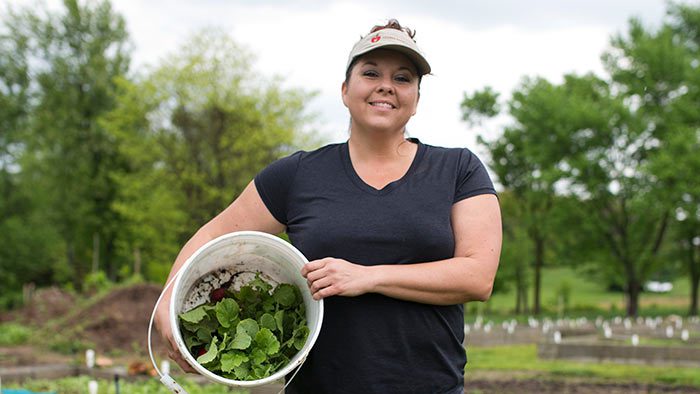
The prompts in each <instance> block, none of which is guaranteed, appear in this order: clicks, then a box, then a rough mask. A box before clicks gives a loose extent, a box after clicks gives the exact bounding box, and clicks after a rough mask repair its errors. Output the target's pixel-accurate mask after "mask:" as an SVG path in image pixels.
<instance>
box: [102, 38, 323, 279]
mask: <svg viewBox="0 0 700 394" xmlns="http://www.w3.org/2000/svg"><path fill="white" fill-rule="evenodd" d="M250 57H251V56H250V54H248V53H247V52H246V51H245V50H243V49H242V48H240V47H239V46H238V45H236V43H234V42H233V41H232V40H231V39H230V38H229V37H228V36H226V35H225V34H223V33H221V32H219V31H213V30H209V31H203V32H200V33H199V34H197V35H195V36H193V37H192V38H191V39H190V40H189V41H188V42H186V43H185V44H183V45H182V47H181V48H180V49H179V50H178V51H177V52H175V53H174V54H172V55H169V56H167V57H166V58H164V60H163V61H162V63H161V64H160V65H159V66H158V67H156V68H155V69H154V70H153V71H152V72H150V73H148V74H147V75H145V76H143V77H142V78H140V79H139V80H137V81H127V80H121V81H120V82H119V85H118V86H119V95H118V98H117V106H116V108H115V110H114V111H112V112H111V113H109V114H107V115H106V116H105V117H103V118H102V120H101V121H102V124H103V126H104V127H105V128H106V129H108V130H109V131H110V133H111V135H113V136H114V138H115V139H116V141H118V146H119V147H120V148H119V149H120V152H121V153H122V154H123V155H124V156H125V157H127V158H129V160H128V162H129V163H130V164H129V166H128V167H127V168H124V169H123V170H122V171H119V172H116V173H113V174H112V176H113V178H114V179H115V180H116V181H117V184H118V185H119V190H118V198H117V199H116V201H115V203H114V204H113V207H114V209H115V210H116V211H117V212H119V213H120V215H121V216H122V217H124V218H126V219H128V220H127V223H126V225H125V226H123V227H122V230H123V231H122V232H121V233H120V234H119V235H118V239H117V243H116V244H117V245H118V249H119V251H120V252H119V253H120V254H121V255H123V256H124V257H125V258H127V256H128V258H129V260H132V258H131V256H133V255H134V254H135V251H138V253H139V255H140V256H141V259H142V260H143V262H144V264H143V265H144V274H145V276H146V277H147V278H150V279H158V280H160V279H161V278H162V276H163V275H164V273H167V267H170V265H171V263H172V260H174V258H175V256H176V254H177V251H178V249H179V245H181V244H182V243H183V242H184V241H185V240H186V239H187V238H189V237H190V236H191V231H192V230H191V229H193V228H198V227H199V226H201V225H202V224H204V223H205V222H206V221H208V220H209V219H211V218H212V217H213V216H215V215H216V214H218V213H219V212H221V211H222V210H223V209H224V208H226V206H227V205H228V204H230V202H231V201H232V200H233V199H234V198H235V197H236V196H237V195H238V194H240V192H241V191H242V190H243V189H244V188H245V186H246V185H247V184H248V183H249V182H250V180H251V179H252V178H253V176H254V175H255V174H256V173H257V172H258V171H260V170H261V169H262V168H263V167H264V166H266V165H267V164H269V163H270V162H272V161H273V160H275V159H277V158H279V157H281V156H283V155H286V154H288V153H289V152H290V151H293V150H296V149H298V148H299V147H300V146H301V144H303V143H304V141H305V140H304V135H303V134H302V133H301V130H302V129H303V128H304V125H305V123H306V122H307V121H308V120H309V119H310V117H309V116H308V115H306V114H305V111H304V106H305V102H306V100H307V99H308V98H309V97H310V95H309V94H308V93H305V92H302V91H300V90H291V89H290V90H285V89H282V88H281V86H280V85H281V81H278V80H273V81H262V80H261V79H260V78H259V77H257V76H256V75H255V74H254V73H253V71H252V66H251V61H250ZM133 260H135V258H134V259H133ZM163 267H165V268H163Z"/></svg>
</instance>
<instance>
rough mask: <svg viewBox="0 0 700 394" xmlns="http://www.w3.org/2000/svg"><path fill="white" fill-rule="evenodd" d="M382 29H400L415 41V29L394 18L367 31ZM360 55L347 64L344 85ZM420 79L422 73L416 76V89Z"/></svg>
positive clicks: (348, 79) (370, 32)
mask: <svg viewBox="0 0 700 394" xmlns="http://www.w3.org/2000/svg"><path fill="white" fill-rule="evenodd" d="M383 29H396V30H400V31H402V32H404V33H406V34H408V36H409V37H411V39H412V40H413V41H416V40H415V38H413V37H415V36H416V31H415V30H411V28H409V27H405V26H401V24H400V23H399V21H398V20H396V19H389V21H387V22H386V24H385V25H383V26H382V25H375V26H374V27H372V29H371V30H370V31H369V34H372V33H374V32H377V31H379V30H383ZM360 57H361V56H357V57H355V58H354V59H352V62H351V63H350V65H349V66H348V69H347V70H346V71H345V84H346V85H347V84H348V83H349V82H350V74H351V73H352V69H353V68H354V67H355V64H357V61H358V60H359V59H360ZM417 69H418V67H416V70H417ZM422 79H423V76H422V75H419V76H418V89H419V90H420V81H421V80H422Z"/></svg>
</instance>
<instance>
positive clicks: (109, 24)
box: [3, 0, 129, 285]
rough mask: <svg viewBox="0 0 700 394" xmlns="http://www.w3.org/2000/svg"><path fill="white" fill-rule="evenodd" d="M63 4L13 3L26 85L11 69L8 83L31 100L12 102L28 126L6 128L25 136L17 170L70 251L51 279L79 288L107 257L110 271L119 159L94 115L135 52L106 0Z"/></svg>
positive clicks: (7, 40)
mask: <svg viewBox="0 0 700 394" xmlns="http://www.w3.org/2000/svg"><path fill="white" fill-rule="evenodd" d="M63 5H64V9H63V11H62V12H60V13H46V14H40V13H38V12H35V11H31V10H29V9H23V10H20V11H14V10H9V12H8V13H7V14H6V17H5V18H4V20H3V25H4V28H5V29H6V31H8V32H9V34H8V35H7V36H5V37H3V42H4V44H3V47H5V48H14V49H16V50H17V52H15V53H14V54H13V55H12V57H11V59H12V61H11V62H12V63H16V69H17V71H21V73H16V74H15V75H16V77H14V79H15V80H17V76H19V77H20V79H19V81H20V83H16V82H15V83H14V84H13V82H12V78H13V74H12V73H10V74H5V75H3V80H4V83H5V84H8V83H9V85H7V86H11V87H12V88H11V89H10V90H9V91H13V89H14V88H15V87H18V89H19V87H20V86H24V87H25V90H24V91H23V93H22V94H23V95H24V97H26V99H25V100H23V101H22V100H20V101H19V102H18V105H19V107H14V108H21V109H22V111H23V112H24V116H23V119H24V123H22V124H15V125H14V126H11V127H10V130H11V131H10V132H9V133H8V135H15V136H16V135H18V133H21V137H20V138H21V140H20V141H21V142H19V143H18V144H15V145H14V146H15V148H16V149H15V153H16V158H15V159H13V160H14V163H13V165H14V167H13V168H15V169H16V171H17V172H18V176H17V178H18V179H20V178H21V179H22V182H23V184H24V185H25V187H26V189H25V190H31V204H32V208H31V210H32V212H34V215H38V216H40V217H41V219H40V220H41V222H42V225H41V226H39V227H40V228H42V231H43V228H44V227H47V225H48V227H49V228H50V229H52V230H53V231H54V232H55V233H56V234H59V236H60V238H61V242H60V243H61V244H62V245H63V246H62V247H61V248H60V249H62V251H63V256H64V258H62V259H58V261H56V264H46V266H48V267H51V269H50V271H51V274H50V275H48V276H49V277H51V276H58V277H59V279H61V277H62V278H71V279H72V280H73V281H74V283H75V284H76V285H79V284H80V283H81V278H82V276H83V275H84V274H85V273H86V272H87V271H88V270H89V269H90V267H91V266H92V267H93V269H94V267H95V266H96V265H97V264H98V263H100V261H103V262H104V265H105V266H106V268H108V269H109V268H110V257H111V254H112V252H113V240H114V233H115V231H116V229H117V228H118V218H117V217H116V215H115V213H114V211H113V210H111V209H110V204H111V200H112V199H113V197H114V192H115V189H114V183H113V182H112V181H111V180H110V179H109V177H108V176H107V174H108V173H109V169H110V168H111V167H112V166H114V165H116V160H115V152H114V146H113V145H112V143H111V141H109V140H108V138H107V135H106V133H105V131H104V130H103V129H102V128H100V127H99V125H98V124H97V119H98V117H99V116H100V115H101V114H103V113H104V112H106V111H108V110H110V109H111V107H112V106H113V91H114V77H116V76H119V75H123V74H124V73H126V71H127V70H128V66H129V56H128V50H127V49H126V40H127V33H126V29H125V25H124V20H123V18H121V17H120V16H119V15H117V14H115V13H114V12H113V11H112V9H111V6H110V4H109V3H108V2H96V3H91V4H89V5H81V4H79V3H78V1H76V0H65V1H64V3H63ZM22 78H24V79H22ZM15 91H16V90H15ZM15 96H16V97H22V95H19V96H18V95H15ZM5 119H7V118H5ZM29 188H31V189H29ZM42 242H43V243H44V245H48V244H50V243H52V242H54V240H52V239H45V240H42ZM35 259H40V256H35ZM54 259H55V258H54ZM47 263H48V262H47ZM36 264H37V261H28V262H26V265H36Z"/></svg>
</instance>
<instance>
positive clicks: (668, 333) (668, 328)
mask: <svg viewBox="0 0 700 394" xmlns="http://www.w3.org/2000/svg"><path fill="white" fill-rule="evenodd" d="M666 338H673V326H666Z"/></svg>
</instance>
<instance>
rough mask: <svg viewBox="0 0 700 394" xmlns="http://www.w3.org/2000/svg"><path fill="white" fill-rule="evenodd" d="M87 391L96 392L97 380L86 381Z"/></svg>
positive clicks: (91, 393) (92, 393) (93, 393)
mask: <svg viewBox="0 0 700 394" xmlns="http://www.w3.org/2000/svg"><path fill="white" fill-rule="evenodd" d="M88 393H90V394H97V381H96V380H91V381H89V382H88Z"/></svg>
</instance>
